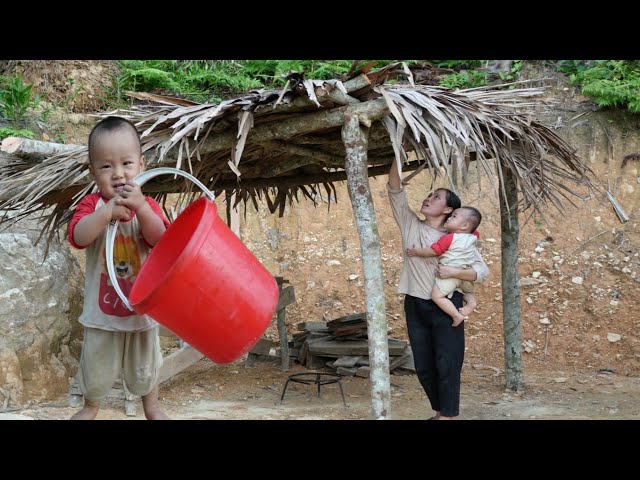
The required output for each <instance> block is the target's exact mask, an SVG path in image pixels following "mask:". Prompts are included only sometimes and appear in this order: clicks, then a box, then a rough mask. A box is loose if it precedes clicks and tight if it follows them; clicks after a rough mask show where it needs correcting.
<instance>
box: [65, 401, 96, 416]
mask: <svg viewBox="0 0 640 480" xmlns="http://www.w3.org/2000/svg"><path fill="white" fill-rule="evenodd" d="M98 410H99V407H98V406H97V405H87V404H86V403H85V406H84V407H82V409H81V410H79V411H77V412H76V413H75V414H74V415H73V416H72V417H71V418H70V419H69V420H93V419H95V418H96V415H98Z"/></svg>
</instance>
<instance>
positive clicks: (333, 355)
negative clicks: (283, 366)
mask: <svg viewBox="0 0 640 480" xmlns="http://www.w3.org/2000/svg"><path fill="white" fill-rule="evenodd" d="M297 328H298V330H300V331H299V332H297V333H294V334H293V340H292V341H291V342H289V355H290V356H291V357H293V358H294V359H295V360H296V361H297V362H298V363H300V364H302V365H305V366H306V367H307V368H309V369H313V370H315V369H319V368H324V367H329V368H331V369H334V370H335V371H336V373H338V374H340V375H345V376H351V377H352V376H354V375H355V376H357V377H368V376H369V345H368V339H367V315H366V313H356V314H354V315H347V316H346V317H340V318H336V319H335V320H331V321H317V322H303V323H300V324H298V326H297ZM389 370H390V371H391V372H393V373H415V367H414V365H413V356H412V354H411V348H410V347H409V345H408V344H407V342H405V341H404V340H397V339H394V338H389Z"/></svg>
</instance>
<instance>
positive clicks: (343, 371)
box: [336, 367, 358, 377]
mask: <svg viewBox="0 0 640 480" xmlns="http://www.w3.org/2000/svg"><path fill="white" fill-rule="evenodd" d="M357 371H358V369H357V368H356V367H351V368H347V367H338V368H337V369H336V373H337V374H338V375H342V376H343V377H353V376H354V375H355V374H356V372H357Z"/></svg>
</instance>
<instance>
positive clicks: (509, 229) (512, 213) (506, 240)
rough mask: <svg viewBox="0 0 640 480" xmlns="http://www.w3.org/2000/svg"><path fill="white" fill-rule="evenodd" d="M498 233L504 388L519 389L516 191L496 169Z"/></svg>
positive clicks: (511, 181) (504, 172) (512, 181)
mask: <svg viewBox="0 0 640 480" xmlns="http://www.w3.org/2000/svg"><path fill="white" fill-rule="evenodd" d="M500 169H501V173H502V174H501V175H500V184H501V187H502V188H501V189H500V191H501V192H502V195H500V230H501V235H500V236H501V247H502V317H503V327H502V328H503V331H504V362H505V377H506V378H505V382H506V383H505V386H506V388H508V389H511V390H516V391H517V390H520V389H521V388H522V387H523V384H524V381H523V374H522V332H521V325H520V286H519V285H520V283H519V277H518V230H519V226H518V191H517V188H516V180H515V178H514V177H513V173H512V172H511V170H509V169H507V168H504V166H500Z"/></svg>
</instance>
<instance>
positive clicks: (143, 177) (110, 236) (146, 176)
mask: <svg viewBox="0 0 640 480" xmlns="http://www.w3.org/2000/svg"><path fill="white" fill-rule="evenodd" d="M165 174H171V175H180V176H181V177H185V178H187V179H189V180H191V181H192V182H193V183H195V184H196V185H197V186H198V187H200V189H201V190H202V191H203V192H204V194H205V195H206V196H207V198H208V199H209V200H211V201H212V202H213V201H215V199H216V197H215V195H214V194H213V192H211V191H210V190H209V189H208V188H207V187H205V186H204V184H203V183H202V182H200V180H198V179H197V178H195V177H194V176H193V175H190V174H188V173H187V172H185V171H184V170H178V169H177V168H169V167H162V168H152V169H151V170H147V171H146V172H142V173H141V174H140V175H138V176H137V177H136V178H134V179H133V181H134V182H136V183H137V184H138V185H140V186H142V185H144V184H145V183H147V182H148V181H149V180H151V179H152V178H154V177H157V176H158V175H165ZM119 223H120V222H119V220H111V221H110V222H109V226H108V227H107V245H106V247H107V252H106V262H107V271H108V272H109V279H110V280H111V285H113V288H114V289H115V291H116V293H117V294H118V296H119V297H120V300H122V303H123V304H124V306H125V307H127V308H128V309H129V310H131V311H132V312H133V311H134V309H133V307H132V306H131V304H130V303H129V299H128V298H127V297H126V296H125V294H124V293H123V292H122V290H121V289H120V285H119V284H118V279H117V277H116V269H115V267H114V265H113V244H114V242H115V240H116V232H117V231H118V224H119Z"/></svg>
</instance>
